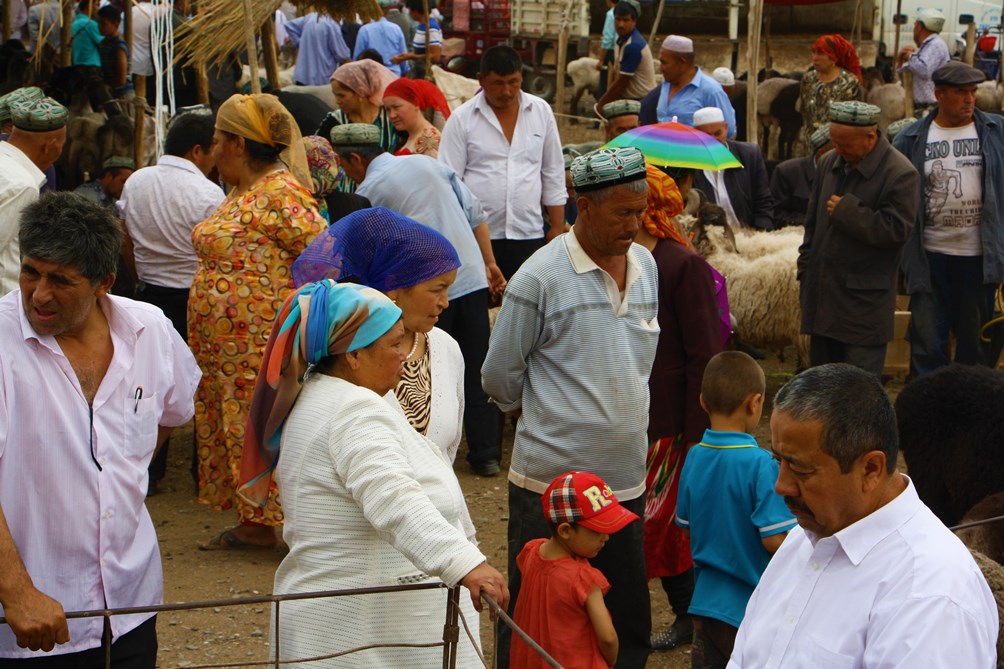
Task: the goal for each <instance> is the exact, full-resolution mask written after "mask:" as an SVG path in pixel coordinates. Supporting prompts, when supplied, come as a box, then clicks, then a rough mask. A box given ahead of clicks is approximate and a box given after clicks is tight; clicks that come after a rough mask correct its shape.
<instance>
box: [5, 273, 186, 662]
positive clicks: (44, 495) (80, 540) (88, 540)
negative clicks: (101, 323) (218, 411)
mask: <svg viewBox="0 0 1004 669" xmlns="http://www.w3.org/2000/svg"><path fill="white" fill-rule="evenodd" d="M99 304H100V305H101V308H102V310H103V311H104V313H105V315H106V316H107V318H108V324H109V327H110V329H111V337H112V342H113V344H114V346H115V353H114V355H113V357H112V361H111V364H110V365H109V367H108V371H107V372H106V373H105V376H104V378H103V379H102V381H101V385H100V386H99V387H98V391H97V394H96V395H95V397H94V401H93V404H92V405H91V406H88V404H87V400H86V399H85V398H84V395H83V392H82V391H81V389H80V384H79V383H78V382H77V377H76V374H75V373H74V372H73V369H72V367H71V366H70V363H69V361H68V360H67V359H66V357H65V356H64V355H63V353H62V351H61V350H60V348H59V344H58V343H57V342H56V340H55V338H54V337H52V336H48V335H46V336H41V335H38V334H37V333H36V332H35V331H34V330H33V329H32V327H31V325H30V324H29V323H28V320H27V318H26V316H25V314H24V309H23V308H22V306H21V291H20V290H15V291H13V292H11V293H9V294H8V295H6V296H5V297H3V298H2V299H0V341H3V342H4V346H2V347H0V507H2V508H3V511H4V515H5V516H6V517H7V523H8V525H9V526H10V530H11V534H12V536H13V538H14V544H15V545H16V546H17V549H18V552H19V553H20V555H21V559H22V561H23V562H24V564H25V567H26V568H27V570H28V573H29V575H30V576H31V578H32V580H33V582H34V584H35V587H36V588H38V589H39V590H41V591H42V592H44V593H46V594H47V595H49V596H50V597H53V598H55V599H56V600H58V601H59V602H60V604H62V605H63V608H64V609H65V610H66V611H79V610H87V609H100V608H104V607H105V606H106V605H107V606H108V607H111V608H118V607H128V606H148V605H151V604H159V603H161V602H162V601H163V578H162V574H161V565H160V552H159V549H158V546H157V535H156V533H155V531H154V528H153V523H152V522H151V520H150V514H149V513H147V510H146V506H145V505H144V500H145V497H146V487H147V471H146V470H147V466H148V464H149V462H150V458H151V457H152V455H153V451H154V448H155V446H156V439H157V426H158V425H165V426H177V425H182V424H184V423H186V422H187V421H188V420H190V419H191V418H192V415H193V414H194V403H193V399H192V398H193V397H194V395H195V389H196V386H197V385H198V382H199V377H200V376H201V372H200V371H199V368H198V366H197V365H196V364H195V359H194V357H193V356H192V354H191V352H190V351H189V350H188V347H187V346H186V345H185V342H184V341H183V340H182V339H181V337H179V336H178V334H177V333H176V332H175V330H174V328H173V327H172V326H171V323H170V321H168V320H167V318H165V317H164V315H163V314H162V313H161V311H160V310H159V309H157V308H156V307H152V306H150V305H147V304H143V303H140V302H135V301H133V300H128V299H125V298H120V297H107V298H102V299H101V301H100V303H99ZM139 387H141V388H142V397H141V398H140V399H139V400H138V401H137V399H136V396H137V395H138V393H137V388H139ZM99 466H100V469H99ZM0 568H2V567H0ZM0 615H2V609H0ZM152 615H153V614H149V613H145V614H136V615H130V616H115V617H113V618H112V619H111V620H112V635H113V637H118V636H121V635H122V634H125V633H126V632H129V631H130V630H132V629H134V628H135V627H136V626H137V625H139V624H140V623H142V622H143V621H144V620H146V619H148V618H150V617H151V616H152ZM69 625H70V642H69V643H66V644H63V645H62V646H57V647H56V649H55V650H53V651H52V654H53V655H55V654H62V653H72V652H78V651H81V650H86V649H88V648H94V647H97V646H98V645H100V641H101V632H102V625H103V623H102V620H101V618H86V619H81V620H71V621H69ZM39 655H42V654H41V653H33V652H31V651H29V650H27V649H23V648H18V647H17V644H16V643H15V641H14V635H13V634H12V633H11V631H10V628H9V627H7V626H6V625H0V657H8V658H19V657H34V656H39Z"/></svg>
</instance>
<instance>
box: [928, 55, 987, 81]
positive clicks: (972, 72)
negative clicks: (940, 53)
mask: <svg viewBox="0 0 1004 669" xmlns="http://www.w3.org/2000/svg"><path fill="white" fill-rule="evenodd" d="M985 79H986V75H984V74H983V70H977V69H976V68H975V67H970V66H969V65H966V64H965V63H963V62H962V61H961V60H950V61H948V62H947V63H945V64H944V65H942V66H941V67H939V68H938V69H937V70H935V71H934V74H932V75H931V81H933V82H934V85H935V86H972V85H973V84H979V83H982V82H983V81H984V80H985Z"/></svg>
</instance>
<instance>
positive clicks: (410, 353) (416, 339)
mask: <svg viewBox="0 0 1004 669" xmlns="http://www.w3.org/2000/svg"><path fill="white" fill-rule="evenodd" d="M417 350H418V333H417V332H416V333H415V341H414V342H413V343H412V345H411V351H410V352H409V353H408V355H407V356H405V358H404V359H405V360H411V356H413V355H415V351H417Z"/></svg>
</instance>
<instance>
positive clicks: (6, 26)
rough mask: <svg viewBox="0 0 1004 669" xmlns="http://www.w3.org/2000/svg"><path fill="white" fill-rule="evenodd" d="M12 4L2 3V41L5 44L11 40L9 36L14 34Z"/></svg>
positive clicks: (8, 1)
mask: <svg viewBox="0 0 1004 669" xmlns="http://www.w3.org/2000/svg"><path fill="white" fill-rule="evenodd" d="M13 28H14V3H13V2H10V0H4V3H3V32H2V33H0V34H3V41H4V42H6V41H7V40H9V39H10V38H11V34H12V33H13V32H14V31H13Z"/></svg>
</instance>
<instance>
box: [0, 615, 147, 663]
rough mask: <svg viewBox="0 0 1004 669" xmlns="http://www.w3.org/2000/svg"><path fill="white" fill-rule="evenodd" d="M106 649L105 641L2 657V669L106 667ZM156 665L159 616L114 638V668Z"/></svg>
mask: <svg viewBox="0 0 1004 669" xmlns="http://www.w3.org/2000/svg"><path fill="white" fill-rule="evenodd" d="M106 624H107V623H106ZM105 649H106V645H105V642H104V641H102V642H101V645H100V646H99V647H97V648H90V649H88V650H82V651H80V652H79V653H66V654H64V655H39V656H38V657H33V658H29V659H0V669H19V668H24V669H104V667H105ZM156 666H157V616H154V617H153V618H150V619H149V620H147V621H146V622H144V623H143V624H141V625H140V626H139V627H137V628H136V629H134V630H132V631H130V632H126V633H125V634H123V635H122V636H120V637H119V638H118V639H112V663H111V667H112V669H155V667H156Z"/></svg>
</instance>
